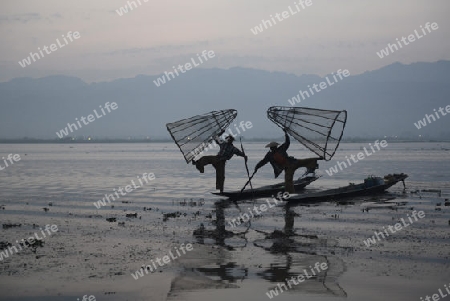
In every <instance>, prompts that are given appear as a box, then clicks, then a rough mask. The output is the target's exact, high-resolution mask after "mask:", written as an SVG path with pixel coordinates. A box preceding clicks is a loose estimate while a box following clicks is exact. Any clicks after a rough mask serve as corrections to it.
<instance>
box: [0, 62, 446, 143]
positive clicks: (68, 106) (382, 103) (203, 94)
mask: <svg viewBox="0 0 450 301" xmlns="http://www.w3.org/2000/svg"><path fill="white" fill-rule="evenodd" d="M343 69H344V68H343ZM349 71H350V73H351V70H349ZM160 76H161V75H158V76H146V75H138V76H136V77H135V78H127V79H118V80H114V81H111V82H100V83H92V84H87V83H85V82H83V81H82V80H80V79H79V78H74V77H67V76H59V75H58V76H49V77H44V78H39V79H32V78H16V79H13V80H11V81H8V82H3V83H0V106H1V108H2V109H1V110H0V139H5V138H23V137H33V138H45V139H57V138H58V137H57V135H56V132H59V131H60V130H61V129H63V128H65V127H66V126H67V123H69V122H70V123H75V118H78V119H80V117H81V116H85V117H86V116H88V115H89V114H92V113H93V110H94V109H96V110H97V112H98V113H100V109H99V106H104V104H105V103H106V102H110V103H111V102H116V103H117V105H118V108H117V109H116V110H114V111H111V112H110V113H108V112H106V114H105V115H104V116H103V117H102V118H99V119H96V120H95V121H93V122H91V123H89V124H88V125H84V126H83V127H82V128H81V129H78V130H76V131H74V132H73V133H71V134H70V135H71V136H82V135H85V136H88V135H90V136H93V137H99V138H104V137H110V138H113V137H114V138H125V137H140V138H143V137H147V136H148V137H150V138H151V139H166V138H167V139H170V137H169V135H168V132H167V130H166V128H165V124H166V123H168V122H173V121H176V120H179V119H182V118H187V117H190V116H193V115H197V114H203V113H206V112H209V111H213V110H221V109H230V108H233V109H236V110H238V112H239V114H238V117H237V122H239V121H241V120H243V121H251V122H252V124H253V128H252V129H249V130H247V131H246V132H245V133H244V137H245V138H263V137H278V136H281V135H282V133H281V131H280V129H279V128H277V127H276V126H275V125H274V124H272V122H270V121H269V120H268V119H267V117H266V110H267V108H268V107H270V106H274V105H277V106H291V104H290V103H289V102H288V100H289V99H291V98H293V97H294V96H296V95H297V94H298V93H299V90H303V91H305V90H307V89H308V87H307V86H308V85H313V84H317V85H319V84H320V82H322V81H324V78H321V77H319V76H316V75H302V76H296V75H292V74H287V73H280V72H268V71H261V70H254V69H245V68H231V69H228V70H223V69H195V68H194V69H192V70H189V71H187V72H186V73H184V74H180V76H178V77H175V78H174V79H172V80H170V81H166V83H165V84H162V85H161V86H160V87H157V86H156V85H155V84H154V82H153V81H154V80H157V78H158V77H160ZM328 77H329V80H331V81H332V76H331V75H329V76H328ZM447 105H450V61H438V62H435V63H413V64H410V65H403V64H400V63H395V64H392V65H389V66H387V67H384V68H381V69H379V70H375V71H371V72H366V73H364V74H360V75H355V76H353V75H351V76H349V77H347V78H344V79H342V80H339V82H336V83H335V84H334V85H333V86H328V87H327V88H326V89H324V90H321V91H320V92H318V93H315V95H311V96H310V97H309V98H307V99H305V100H302V101H301V103H298V104H296V106H303V107H313V108H322V109H337V110H342V109H345V110H347V111H348V122H347V126H346V129H345V133H344V137H345V138H350V137H379V138H383V137H384V136H388V137H391V136H401V137H405V138H408V137H418V136H419V135H422V136H423V137H425V138H436V139H447V140H448V139H450V117H447V116H442V115H441V117H440V119H438V120H436V121H433V122H429V123H428V124H427V126H425V127H422V128H421V129H418V128H417V127H416V126H415V125H414V123H417V122H418V120H420V119H423V118H424V117H425V114H433V109H436V110H438V109H439V107H445V106H447Z"/></svg>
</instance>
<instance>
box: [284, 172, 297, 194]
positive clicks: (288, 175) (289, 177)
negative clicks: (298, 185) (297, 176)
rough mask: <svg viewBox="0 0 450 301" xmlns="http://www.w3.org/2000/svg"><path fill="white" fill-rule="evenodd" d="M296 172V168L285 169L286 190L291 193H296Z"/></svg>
mask: <svg viewBox="0 0 450 301" xmlns="http://www.w3.org/2000/svg"><path fill="white" fill-rule="evenodd" d="M294 172H295V168H293V167H292V166H289V167H286V168H285V169H284V186H285V187H284V189H285V190H286V192H289V193H295V188H294Z"/></svg>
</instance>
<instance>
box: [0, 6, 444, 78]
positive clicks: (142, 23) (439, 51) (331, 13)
mask: <svg viewBox="0 0 450 301" xmlns="http://www.w3.org/2000/svg"><path fill="white" fill-rule="evenodd" d="M135 2H136V3H137V4H138V7H137V8H134V9H133V10H132V11H129V12H128V13H126V14H123V16H119V14H118V13H117V12H116V10H118V9H119V8H120V7H122V6H125V5H126V4H127V1H123V0H95V1H92V0H90V1H88V0H77V1H61V0H37V1H31V0H28V1H25V0H6V1H5V0H3V1H2V4H1V7H2V9H1V10H0V54H1V57H0V81H7V80H9V79H11V78H14V77H24V76H29V77H43V76H47V75H54V74H65V75H72V76H77V77H80V78H81V79H83V80H85V81H86V82H96V81H104V80H111V79H115V78H121V77H134V76H136V75H138V74H148V75H156V74H160V73H162V72H164V71H170V70H171V69H172V66H173V65H178V64H185V63H187V62H189V61H190V59H191V58H195V57H196V53H200V52H201V51H202V50H213V51H214V53H215V54H216V56H215V57H214V58H213V59H210V60H209V61H208V62H205V63H204V64H202V65H201V66H200V67H202V68H213V67H219V68H230V67H235V66H240V67H249V68H256V69H264V70H270V71H283V72H289V73H294V74H297V75H300V74H317V75H325V74H328V73H331V72H333V71H336V70H337V69H339V68H342V69H348V70H350V72H351V73H352V74H359V73H362V72H365V71H367V70H374V69H378V68H380V67H382V66H385V65H388V64H391V63H393V62H396V61H399V62H402V63H411V62H417V61H425V62H433V61H437V60H441V59H445V60H449V59H450V40H449V36H450V35H449V25H450V18H449V17H448V16H449V13H450V9H449V8H450V1H449V0H432V1H423V0H420V1H419V0H379V1H373V0H372V1H369V0H312V5H311V6H309V7H306V8H305V9H302V10H301V11H300V12H299V13H297V14H295V15H290V16H289V18H287V19H285V20H283V21H282V22H277V24H276V25H274V26H273V27H271V28H268V29H265V30H264V31H263V32H262V33H259V34H258V35H254V34H253V33H252V32H251V30H250V28H254V27H255V26H257V25H259V24H260V23H261V20H262V19H265V20H268V19H269V18H270V15H275V14H276V13H282V12H283V11H287V10H288V7H289V6H291V7H292V8H293V9H294V8H295V4H294V2H295V1H294V0H227V1H216V0H190V1H186V0H150V1H148V2H145V0H140V2H141V5H139V3H138V0H135ZM300 8H301V7H300ZM427 22H436V23H438V25H439V29H438V30H435V31H432V32H431V33H429V34H428V35H427V36H424V37H423V38H421V39H420V40H417V41H415V42H413V43H411V44H410V45H408V46H405V47H404V48H402V49H401V50H399V51H397V52H395V53H393V54H391V55H389V56H388V57H387V58H383V59H380V58H379V57H378V56H377V55H376V52H377V51H380V49H382V48H384V47H386V46H387V43H388V42H395V39H396V38H401V37H402V36H407V35H409V34H412V33H413V32H414V30H415V29H417V30H420V26H421V25H422V26H423V25H425V23H427ZM69 31H78V32H79V33H80V38H79V39H78V40H74V41H73V42H69V44H68V45H65V46H64V47H63V48H59V49H57V50H56V51H54V52H51V53H50V54H46V55H45V56H44V57H43V58H41V59H39V60H37V61H36V62H33V63H31V65H29V66H27V67H25V68H22V67H21V66H20V65H19V64H18V62H19V61H22V60H23V59H24V58H26V57H27V56H28V55H29V54H30V52H38V47H40V48H41V49H42V48H43V46H48V47H49V46H50V45H51V44H53V43H55V42H56V39H57V38H60V41H61V42H62V43H63V40H62V39H61V36H62V35H66V34H67V33H68V32H69Z"/></svg>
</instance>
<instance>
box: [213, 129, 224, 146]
mask: <svg viewBox="0 0 450 301" xmlns="http://www.w3.org/2000/svg"><path fill="white" fill-rule="evenodd" d="M223 133H225V131H224V130H222V131H221V132H220V133H219V134H217V136H215V137H214V140H215V141H216V142H217V144H219V145H220V144H222V143H224V142H225V141H223V139H222V138H221V136H222V135H223Z"/></svg>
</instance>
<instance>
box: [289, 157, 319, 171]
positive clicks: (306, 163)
mask: <svg viewBox="0 0 450 301" xmlns="http://www.w3.org/2000/svg"><path fill="white" fill-rule="evenodd" d="M318 160H320V159H319V158H308V159H295V161H294V162H292V163H291V166H292V167H293V168H294V170H297V169H298V168H300V167H306V168H307V170H308V173H309V172H314V171H315V170H316V169H317V168H319V165H318V164H317V161H318Z"/></svg>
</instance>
